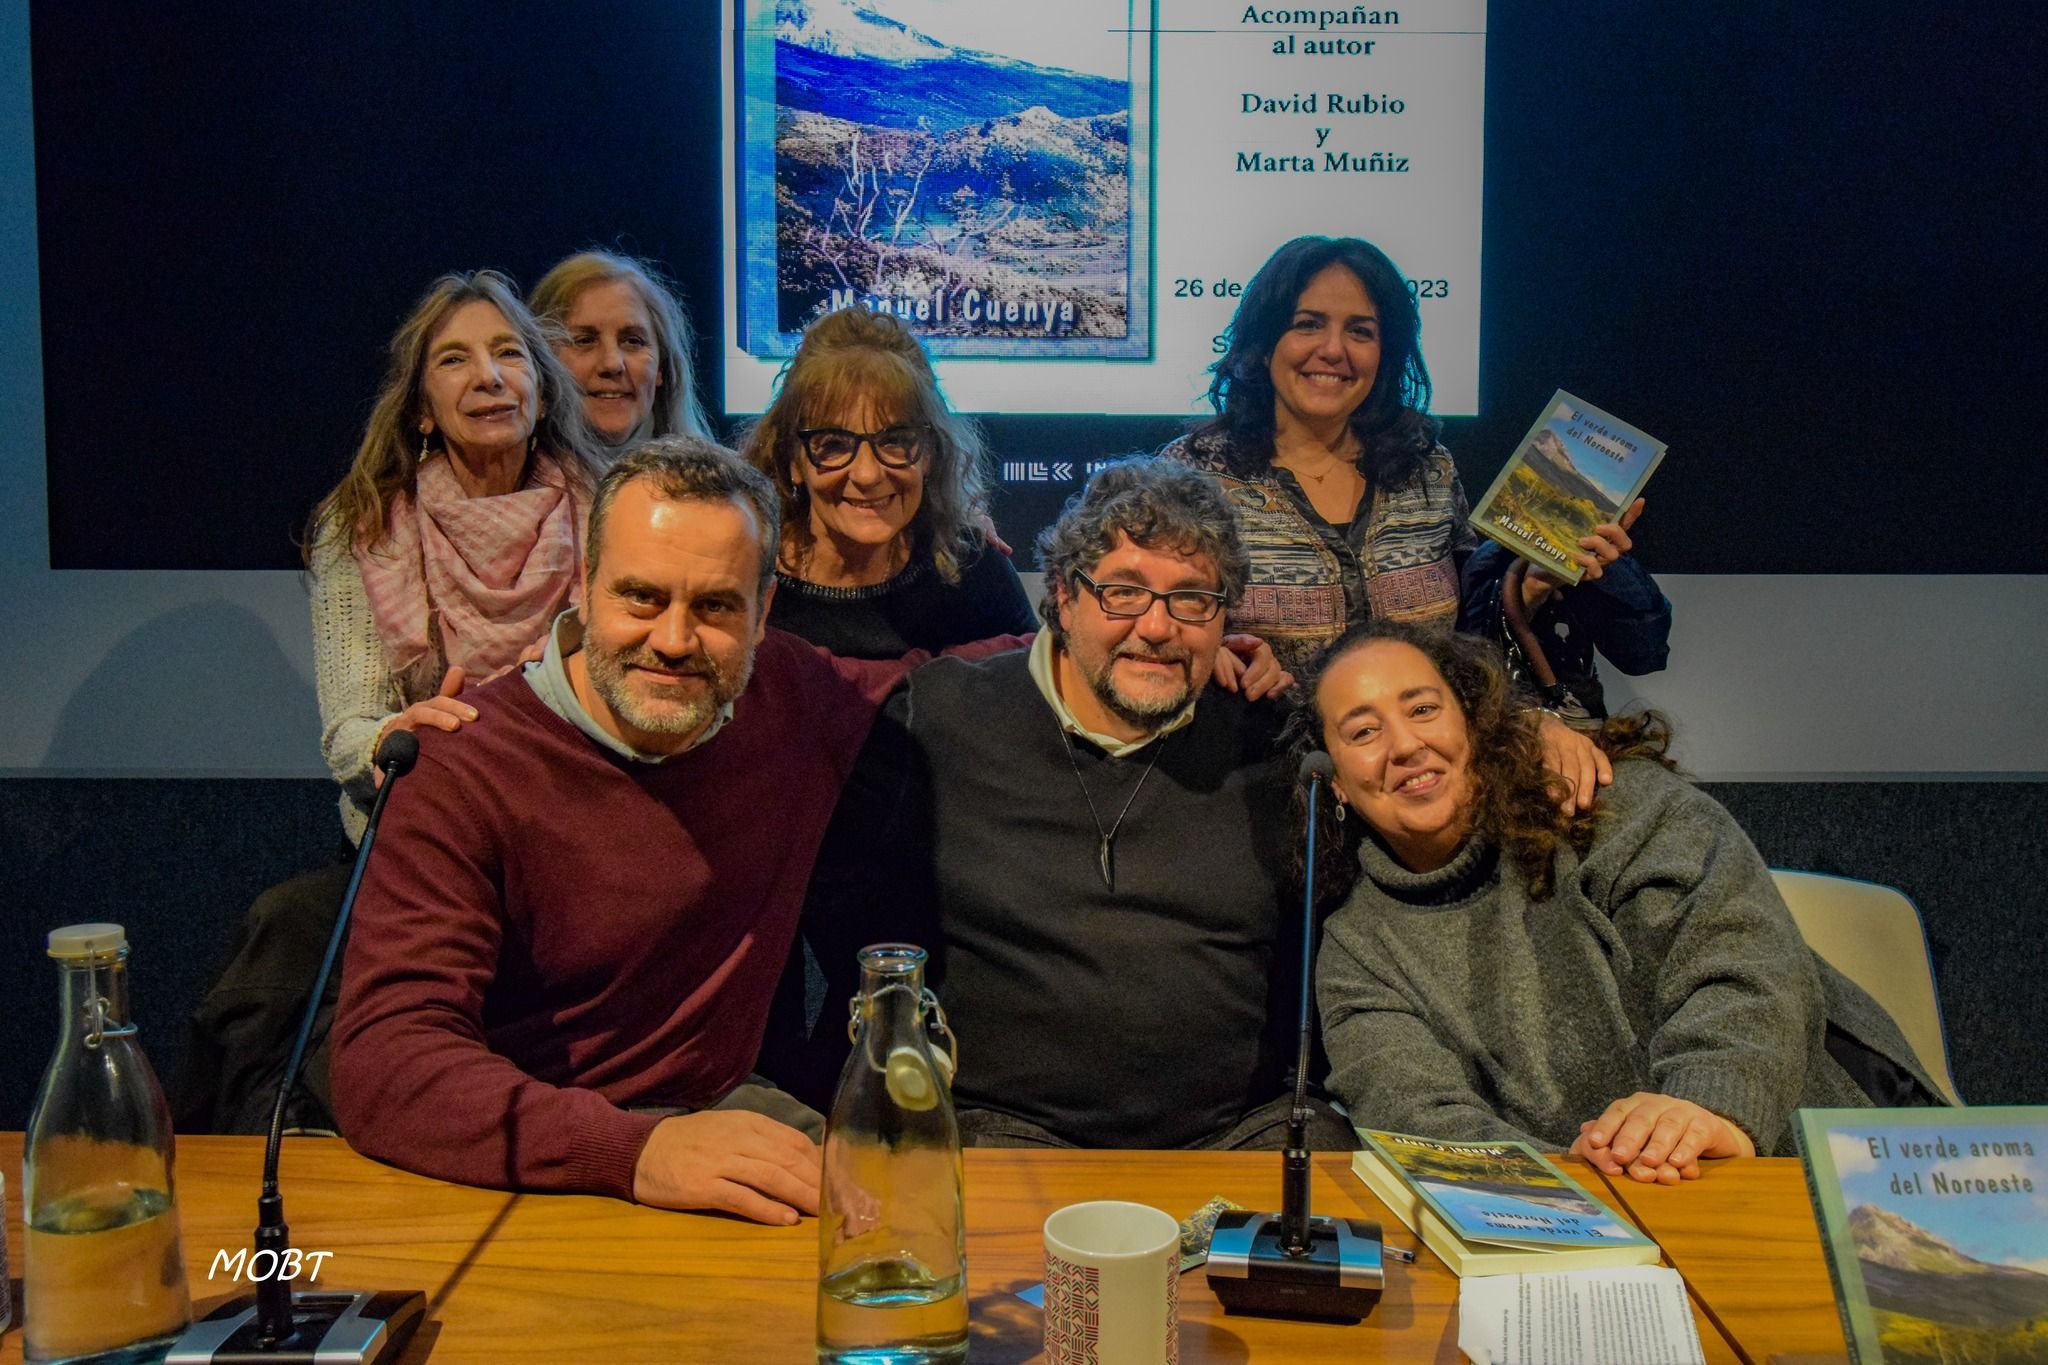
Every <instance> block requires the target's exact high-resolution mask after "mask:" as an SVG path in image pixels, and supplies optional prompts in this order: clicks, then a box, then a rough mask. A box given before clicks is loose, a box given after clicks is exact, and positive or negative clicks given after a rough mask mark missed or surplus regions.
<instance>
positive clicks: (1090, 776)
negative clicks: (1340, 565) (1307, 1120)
mask: <svg viewBox="0 0 2048 1365" xmlns="http://www.w3.org/2000/svg"><path fill="white" fill-rule="evenodd" d="M1278 719H1279V713H1278V709H1277V708H1275V707H1271V706H1267V705H1264V704H1257V703H1247V702H1245V701H1244V700H1243V699H1242V698H1241V697H1238V696H1234V695H1232V694H1230V693H1227V692H1221V691H1218V690H1217V689H1215V688H1213V687H1212V688H1210V689H1208V690H1207V691H1205V692H1204V693H1203V694H1202V696H1201V699H1200V702H1199V703H1198V705H1197V706H1196V708H1195V714H1194V718H1193V719H1192V720H1191V721H1190V722H1189V723H1188V724H1187V725H1186V726H1185V727H1184V728H1182V729H1179V730H1176V731H1174V732H1173V733H1171V734H1169V735H1167V736H1165V737H1163V738H1161V739H1156V740H1154V741H1152V743H1151V744H1148V745H1146V746H1145V747H1144V748H1142V749H1140V750H1138V751H1137V752H1136V753H1134V754H1132V755H1130V756H1129V757H1127V758H1112V757H1110V756H1109V755H1108V754H1105V753H1104V752H1103V751H1101V750H1100V749H1098V748H1096V747H1095V746H1094V745H1093V744H1090V743H1088V742H1087V741H1086V740H1083V739H1078V738H1077V739H1075V740H1074V741H1073V750H1072V753H1073V757H1072V759H1071V760H1070V759H1069V757H1068V748H1067V745H1066V744H1065V743H1063V742H1062V741H1061V739H1060V727H1059V722H1058V721H1057V720H1056V719H1055V718H1054V715H1053V712H1052V709H1051V708H1050V707H1049V706H1047V704H1046V702H1045V699H1044V697H1043V696H1042V695H1040V693H1039V691H1038V688H1037V685H1036V684H1035V683H1033V682H1032V680H1031V676H1030V672H1029V667H1028V651H1026V650H1016V651H1013V652H1011V653H1007V654H999V655H996V656H994V657H993V658H989V659H984V660H981V661H978V662H972V663H970V662H966V661H963V660H959V659H940V660H937V661H936V662H934V663H931V664H929V665H927V666H925V667H924V668H921V669H918V670H917V671H916V672H915V673H913V674H911V677H910V683H909V685H908V686H907V687H905V688H904V689H903V690H902V691H900V692H898V693H897V694H896V696H895V697H894V698H892V699H891V702H890V704H889V706H888V708H887V711H886V714H885V716H884V718H883V719H882V720H881V721H880V722H879V723H878V724H877V726H876V728H875V732H874V734H873V736H872V737H871V738H870V740H869V742H868V747H867V749H866V751H865V752H864V753H863V754H862V756H861V759H860V763H859V764H858V766H857V769H856V772H855V774H854V776H853V779H852V780H851V781H850V782H849V783H848V784H847V786H846V789H845V793H844V795H843V796H842V798H841V801H840V806H839V813H838V815H837V816H836V817H835V821H834V826H833V833H832V835H831V837H830V838H829V839H828V841H827V850H826V853H825V855H824V856H823V857H821V859H820V862H819V872H818V876H817V877H816V878H814V880H813V882H812V888H811V897H812V900H811V907H810V915H811V918H810V919H809V921H807V932H809V933H811V934H812V936H813V941H814V942H816V943H819V944H821V945H824V958H825V960H826V961H827V963H828V971H829V970H830V965H831V964H832V963H837V962H851V961H852V954H853V951H854V949H855V947H856V946H857V944H858V943H860V942H873V941H875V940H877V939H882V938H890V937H905V938H909V939H911V940H912V941H914V942H918V943H922V944H924V945H925V946H927V947H928V948H930V949H931V951H932V962H931V969H930V976H929V979H930V980H931V982H932V983H933V985H934V988H935V989H936V990H937V992H938V995H939V998H940V1000H941V1001H943V1002H944V1004H945V1007H946V1010H947V1012H948V1014H949V1015H950V1016H951V1020H952V1025H953V1028H954V1030H955V1032H956V1033H957V1034H958V1035H959V1039H960V1074H959V1077H958V1079H957V1080H956V1081H955V1083H954V1099H955V1101H956V1102H957V1103H958V1104H960V1105H961V1106H962V1107H964V1108H971V1109H991V1110H995V1111H998V1112H1000V1113H1004V1114H1009V1115H1013V1116H1015V1117H1017V1118H1021V1119H1024V1120H1027V1121H1029V1122H1031V1123H1034V1124H1038V1125H1040V1126H1041V1127H1044V1128H1048V1129H1050V1130H1052V1131H1053V1132H1054V1133H1057V1134H1059V1135H1060V1136H1062V1137H1064V1138H1065V1139H1067V1140H1068V1141H1070V1142H1073V1143H1076V1144H1078V1145H1080V1146H1084V1147H1181V1146H1186V1145H1189V1144H1192V1143H1195V1142H1198V1141H1200V1140H1201V1139H1203V1138H1204V1137H1206V1136H1209V1135H1211V1134H1213V1133H1215V1132H1217V1131H1218V1130H1220V1129H1223V1128H1226V1127H1228V1126H1229V1125H1231V1124H1233V1123H1235V1122H1237V1121H1238V1120H1239V1119H1240V1118H1242V1117H1243V1116H1244V1115H1245V1114H1246V1113H1247V1112H1249V1111H1250V1110H1252V1109H1255V1108H1257V1107H1258V1106H1260V1105H1262V1104H1264V1103H1266V1102H1267V1101H1270V1100H1273V1099H1276V1098H1278V1097H1279V1096H1280V1095H1281V1094H1282V1093H1284V1090H1285V1085H1284V1082H1285V1077H1286V1073H1287V1072H1288V1070H1289V1069H1290V1066H1291V1063H1292V1060H1293V1047H1294V1038H1295V1031H1294V1020H1295V1017H1296V1014H1295V1010H1296V1008H1297V1007H1296V1006H1295V1005H1294V1003H1293V1001H1294V999H1295V996H1294V993H1293V991H1291V990H1290V989H1288V987H1287V982H1288V981H1289V980H1290V979H1291V978H1292V977H1293V975H1294V974H1293V973H1292V972H1290V971H1286V970H1281V971H1277V972H1276V971H1275V970H1274V964H1275V960H1276V954H1278V955H1279V960H1280V961H1281V962H1283V963H1284V962H1285V961H1287V960H1288V959H1287V957H1286V951H1285V947H1284V945H1285V944H1286V943H1289V942H1298V941H1299V940H1298V939H1296V938H1295V937H1294V935H1295V933H1298V932H1299V931H1298V930H1296V929H1294V928H1293V926H1294V925H1297V924H1298V923H1299V921H1298V920H1297V919H1295V918H1294V916H1293V915H1291V914H1289V913H1288V912H1289V910H1290V908H1291V901H1292V898H1291V896H1290V895H1289V894H1288V891H1287V873H1286V867H1287V795H1288V785H1287V781H1286V772H1285V759H1284V756H1281V755H1276V754H1275V752H1274V746H1273V731H1274V727H1275V723H1276V722H1277V720H1278ZM1155 760H1156V766H1155ZM1147 768H1151V769H1152V772H1151V774H1150V776H1149V777H1148V776H1146V769H1147ZM1077 770H1078V773H1079V777H1078V780H1077V776H1076V772H1077ZM1141 780H1142V781H1143V784H1144V785H1143V787H1142V788H1140V787H1139V785H1138V784H1139V783H1140V781H1141ZM1080 783H1085V784H1086V785H1087V789H1088V792H1089V794H1090V795H1091V796H1092V797H1093V798H1094V800H1095V803H1096V807H1097V809H1098V810H1099V811H1100V813H1101V824H1102V825H1108V824H1110V823H1111V822H1113V821H1114V820H1115V819H1116V818H1117V815H1118V812H1119V811H1121V810H1122V809H1123V807H1124V805H1125V803H1126V801H1127V800H1128V801H1129V802H1130V808H1129V812H1128V813H1127V814H1126V815H1124V818H1123V824H1122V827H1121V829H1120V830H1119V831H1118V834H1117V838H1116V856H1115V873H1116V885H1115V888H1114V889H1111V888H1109V887H1106V886H1104V885H1103V882H1102V876H1101V872H1100V867H1099V863H1098V855H1097V841H1098V829H1099V826H1098V824H1097V822H1096V821H1095V820H1094V819H1093V818H1091V816H1090V814H1089V810H1088V805H1087V802H1086V801H1085V800H1084V799H1083V797H1082V793H1081V786H1080V785H1079V784H1080ZM1134 791H1136V793H1137V795H1136V797H1135V799H1132V796H1131V794H1132V793H1133V792H1134ZM1297 913H1298V912H1297ZM828 989H830V992H831V995H830V1000H831V1004H832V1007H833V1008H832V1016H835V1017H836V1016H837V1015H838V1013H839V1011H840V1010H842V1009H843V1008H844V1006H843V1005H842V1004H840V1001H841V1000H843V999H844V994H843V991H842V990H841V989H840V988H838V987H837V986H834V987H830V988H828ZM839 1028H840V1032H841V1036H842V1037H843V1029H844V1026H843V1025H840V1026H839Z"/></svg>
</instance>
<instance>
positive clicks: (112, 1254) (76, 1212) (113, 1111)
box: [21, 924, 192, 1365]
mask: <svg viewBox="0 0 2048 1365" xmlns="http://www.w3.org/2000/svg"><path fill="white" fill-rule="evenodd" d="M50 956H51V957H53V958H55V959H56V960H57V962H58V965H59V967H60V968H61V981H60V984H59V998H60V1009H61V1013H60V1015H59V1019H58V1025H59V1031H58V1035H57V1049H56V1051H55V1053H53V1054H52V1055H51V1057H50V1069H49V1070H48V1071H46V1072H44V1073H43V1084H42V1089H41V1090H40V1091H38V1092H37V1094H36V1106H35V1110H34V1112H33V1113H32V1114H31V1115H30V1117H29V1121H28V1134H27V1139H26V1142H25V1144H24V1155H23V1161H22V1186H21V1205H22V1214H23V1219H24V1221H25V1222H26V1223H27V1225H28V1236H27V1239H26V1244H25V1254H24V1255H23V1258H22V1352H23V1357H24V1359H26V1360H27V1361H29V1362H32V1365H57V1363H58V1362H63V1363H64V1365H70V1363H71V1362H87V1361H89V1362H93V1365H128V1362H134V1361H145V1360H152V1359H162V1357H163V1353H164V1351H165V1349H166V1348H167V1347H168V1346H169V1344H170V1343H171V1341H172V1340H174V1339H175V1338H176V1337H177V1335H178V1333H180V1332H181V1331H183V1330H184V1328H185V1326H186V1324H188V1323H189V1322H191V1320H192V1299H191V1294H190V1292H189V1291H188V1290H187V1288H186V1284H185V1254H184V1247H183V1246H182V1245H181V1243H180V1241H179V1237H178V1204H177V1194H176V1188H175V1186H174V1184H173V1182H172V1177H171V1112H170V1108H169V1106H167V1105H166V1104H165V1103H164V1092H163V1087H162V1086H160V1085H158V1084H157V1079H156V1073H155V1072H154V1071H152V1070H151V1069H150V1065H149V1059H148V1058H147V1057H145V1056H144V1055H143V1052H142V1045H141V1043H140V1042H139V1041H138V1040H137V1039H136V1036H135V1025H134V1023H133V1022H132V1021H131V1018H130V1016H129V1013H128V966H127V962H128V936H127V934H126V933H125V932H124V931H123V930H122V928H121V926H120V925H118V924H74V925H72V926H70V927H69V928H65V929H55V930H52V931H51V933H50Z"/></svg>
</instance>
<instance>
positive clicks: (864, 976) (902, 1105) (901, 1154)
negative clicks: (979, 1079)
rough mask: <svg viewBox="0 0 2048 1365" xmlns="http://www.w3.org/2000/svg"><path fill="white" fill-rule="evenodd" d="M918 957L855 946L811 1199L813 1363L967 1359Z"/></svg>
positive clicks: (951, 1194)
mask: <svg viewBox="0 0 2048 1365" xmlns="http://www.w3.org/2000/svg"><path fill="white" fill-rule="evenodd" d="M924 963H925V952H924V949H922V948H918V947H915V946H913V945H911V944H907V943H883V944H877V945H875V946H873V947H870V948H863V949H862V950H861V954H860V965H861V985H860V994H859V995H857V996H855V997H854V1000H853V1017H852V1019H851V1021H850V1022H849V1024H848V1029H849V1031H850V1032H851V1033H852V1035H853V1055H852V1056H850V1057H848V1058H847V1059H846V1069H845V1070H844V1071H842V1072H841V1073H840V1076H839V1093H838V1094H837V1095H836V1096H834V1098H833V1100H832V1114H831V1117H830V1119H829V1121H828V1122H827V1124H826V1127H825V1168H824V1179H823V1182H822V1189H821V1191H820V1194H819V1200H818V1359H819V1361H821V1362H827V1363H828V1365H940V1363H941V1362H954V1361H964V1360H966V1359H967V1286H966V1266H967V1241H966V1230H965V1226H964V1223H963V1221H962V1217H961V1180H960V1128H959V1125H958V1124H957V1123H956V1122H955V1121H954V1118H953V1095H952V1090H951V1083H952V1076H953V1068H954V1064H955V1063H956V1061H957V1059H958V1052H957V1048H956V1045H955V1043H954V1040H953V1034H952V1031H951V1030H950V1029H948V1028H947V1027H946V1015H945V1011H943V1010H941V1009H940V1008H939V1002H938V1000H937V998H936V997H935V996H933V995H932V993H931V992H930V991H928V990H926V989H925V985H924ZM927 1029H930V1030H931V1032H930V1033H927ZM933 1035H937V1036H938V1037H939V1038H940V1039H942V1040H943V1050H941V1049H938V1048H934V1047H933V1043H932V1038H933Z"/></svg>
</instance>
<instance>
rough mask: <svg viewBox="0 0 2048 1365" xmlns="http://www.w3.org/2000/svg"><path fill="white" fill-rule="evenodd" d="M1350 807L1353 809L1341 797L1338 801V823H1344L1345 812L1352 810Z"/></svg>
mask: <svg viewBox="0 0 2048 1365" xmlns="http://www.w3.org/2000/svg"><path fill="white" fill-rule="evenodd" d="M1350 809H1351V807H1350V806H1348V805H1346V804H1345V803H1344V802H1343V800H1341V799H1340V800H1339V801H1338V802H1337V823H1338V824H1340V825H1341V824H1343V823H1344V812H1346V811H1348V810H1350Z"/></svg>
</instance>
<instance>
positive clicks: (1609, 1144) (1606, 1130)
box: [1571, 1090, 1756, 1185]
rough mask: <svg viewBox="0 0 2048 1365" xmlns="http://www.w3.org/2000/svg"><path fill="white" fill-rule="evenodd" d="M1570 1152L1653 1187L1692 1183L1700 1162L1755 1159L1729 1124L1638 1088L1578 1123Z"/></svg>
mask: <svg viewBox="0 0 2048 1365" xmlns="http://www.w3.org/2000/svg"><path fill="white" fill-rule="evenodd" d="M1571 1154H1572V1155H1573V1156H1578V1157H1584V1158H1585V1159H1586V1160H1587V1161H1589V1162H1591V1163H1592V1164H1593V1165H1594V1166H1595V1167H1597V1168H1598V1169H1600V1170H1601V1171H1604V1172H1605V1173H1606V1174H1608V1175H1625V1176H1627V1177H1628V1178H1629V1179H1631V1180H1640V1181H1643V1182H1645V1183H1650V1184H1659V1185H1676V1184H1677V1183H1678V1182H1679V1181H1681V1180H1698V1179H1699V1178H1700V1162H1701V1161H1703V1160H1714V1159H1716V1158H1719V1157H1728V1156H1755V1155H1756V1144H1755V1143H1754V1142H1752V1141H1751V1140H1750V1137H1749V1134H1747V1133H1745V1132H1743V1131H1742V1129H1740V1128H1739V1127H1737V1126H1736V1125H1735V1124H1734V1123H1732V1122H1730V1121H1729V1120H1727V1119H1724V1118H1722V1117H1721V1116H1720V1115H1719V1114H1716V1113H1715V1112H1714V1111H1713V1110H1711V1109H1702V1108H1701V1107H1700V1106H1699V1105H1697V1104H1694V1103H1693V1102H1692V1101H1691V1100H1681V1099H1678V1098H1675V1097H1674V1096H1671V1095H1658V1094H1654V1093H1651V1092H1649V1091H1644V1090H1639V1091H1637V1092H1636V1093H1635V1094H1633V1095H1630V1096H1628V1097H1626V1098H1625V1099H1619V1100H1616V1101H1615V1102H1614V1103H1612V1104H1610V1105H1608V1106H1607V1108H1606V1109H1605V1110H1604V1111H1603V1112H1602V1113H1601V1115H1600V1117H1599V1118H1596V1119H1591V1120H1588V1121H1587V1122H1585V1123H1582V1124H1580V1125H1579V1137H1578V1140H1577V1141H1576V1142H1574V1143H1572V1149H1571Z"/></svg>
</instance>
